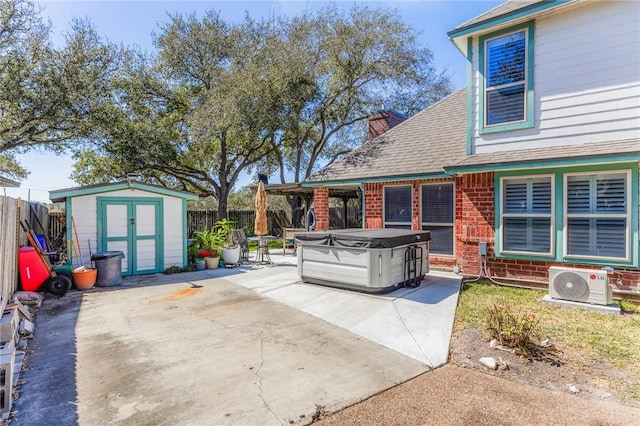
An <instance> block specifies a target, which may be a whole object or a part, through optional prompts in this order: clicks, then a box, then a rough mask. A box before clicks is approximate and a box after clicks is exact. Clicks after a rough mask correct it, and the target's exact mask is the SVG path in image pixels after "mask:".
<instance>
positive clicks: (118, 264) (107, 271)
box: [91, 251, 124, 287]
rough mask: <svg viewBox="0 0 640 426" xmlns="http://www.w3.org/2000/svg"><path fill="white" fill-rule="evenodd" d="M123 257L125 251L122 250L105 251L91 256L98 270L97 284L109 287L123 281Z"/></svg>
mask: <svg viewBox="0 0 640 426" xmlns="http://www.w3.org/2000/svg"><path fill="white" fill-rule="evenodd" d="M122 259H124V253H123V252H121V251H103V252H100V253H94V254H93V255H92V256H91V261H92V262H95V264H96V269H97V270H98V278H97V279H96V285H97V286H99V287H109V286H112V285H118V284H120V283H121V282H122Z"/></svg>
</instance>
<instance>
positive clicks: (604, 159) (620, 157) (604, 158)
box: [445, 152, 640, 175]
mask: <svg viewBox="0 0 640 426" xmlns="http://www.w3.org/2000/svg"><path fill="white" fill-rule="evenodd" d="M630 161H640V152H632V153H625V154H611V155H600V156H598V157H597V158H595V157H592V158H558V159H553V160H541V161H531V162H513V163H498V164H479V165H475V166H460V167H458V166H452V167H445V171H446V172H447V173H448V174H449V175H453V174H456V173H479V172H499V171H507V170H519V171H522V170H533V169H539V168H547V167H561V166H565V167H573V166H583V165H593V166H594V167H599V166H600V165H606V164H610V163H628V162H630ZM616 167H617V166H616Z"/></svg>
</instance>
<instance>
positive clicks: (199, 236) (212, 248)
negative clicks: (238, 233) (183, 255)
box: [193, 225, 226, 257]
mask: <svg viewBox="0 0 640 426" xmlns="http://www.w3.org/2000/svg"><path fill="white" fill-rule="evenodd" d="M193 236H194V245H195V247H196V249H195V250H196V252H197V253H198V254H197V256H199V257H215V256H216V254H218V253H219V252H220V248H221V247H222V246H223V245H224V244H225V238H226V235H225V234H224V232H223V230H221V229H220V228H218V227H216V225H214V226H213V227H212V228H211V229H209V230H206V231H196V232H194V234H193Z"/></svg>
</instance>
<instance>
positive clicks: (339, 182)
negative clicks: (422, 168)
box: [300, 173, 452, 188]
mask: <svg viewBox="0 0 640 426" xmlns="http://www.w3.org/2000/svg"><path fill="white" fill-rule="evenodd" d="M450 177H452V175H451V174H449V173H432V174H415V175H405V176H380V177H370V178H358V179H353V180H351V179H346V180H328V181H325V182H302V183H301V184H300V186H303V187H305V188H314V187H316V186H340V185H354V184H362V183H372V182H396V181H401V180H417V179H443V178H450Z"/></svg>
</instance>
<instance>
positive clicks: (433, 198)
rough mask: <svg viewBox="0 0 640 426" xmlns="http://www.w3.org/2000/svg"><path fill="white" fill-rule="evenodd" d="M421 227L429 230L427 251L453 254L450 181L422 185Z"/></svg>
mask: <svg viewBox="0 0 640 426" xmlns="http://www.w3.org/2000/svg"><path fill="white" fill-rule="evenodd" d="M421 191H422V194H421V195H422V206H421V207H422V209H421V210H422V211H421V217H422V229H423V230H427V231H430V233H431V241H430V243H429V251H430V252H431V253H435V254H444V255H453V248H454V243H453V242H454V228H453V227H454V197H455V196H454V188H453V184H452V183H438V184H429V185H422V188H421Z"/></svg>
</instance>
